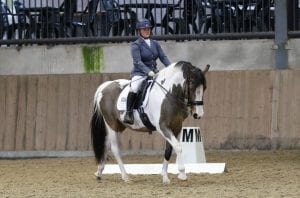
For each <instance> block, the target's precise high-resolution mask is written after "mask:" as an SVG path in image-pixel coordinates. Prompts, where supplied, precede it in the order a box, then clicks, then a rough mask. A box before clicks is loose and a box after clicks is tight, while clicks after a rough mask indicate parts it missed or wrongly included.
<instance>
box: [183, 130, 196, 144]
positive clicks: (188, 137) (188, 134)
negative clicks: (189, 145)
mask: <svg viewBox="0 0 300 198" xmlns="http://www.w3.org/2000/svg"><path fill="white" fill-rule="evenodd" d="M193 131H194V129H189V130H187V129H183V131H182V142H193Z"/></svg>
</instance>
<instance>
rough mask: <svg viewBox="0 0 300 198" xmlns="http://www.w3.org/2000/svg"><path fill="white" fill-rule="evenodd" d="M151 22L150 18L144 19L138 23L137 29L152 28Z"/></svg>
mask: <svg viewBox="0 0 300 198" xmlns="http://www.w3.org/2000/svg"><path fill="white" fill-rule="evenodd" d="M151 27H152V25H151V22H150V21H149V20H148V19H142V20H140V21H138V22H137V23H136V29H137V30H139V29H144V28H151Z"/></svg>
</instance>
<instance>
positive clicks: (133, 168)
mask: <svg viewBox="0 0 300 198" xmlns="http://www.w3.org/2000/svg"><path fill="white" fill-rule="evenodd" d="M124 166H125V170H126V172H127V173H128V174H132V175H156V174H160V173H161V170H162V164H125V165H124ZM224 170H225V163H192V164H185V171H186V173H210V174H216V173H223V172H224ZM116 173H121V171H120V168H119V165H117V164H107V165H106V166H105V168H104V171H103V174H116ZM168 173H172V174H178V166H177V164H169V166H168Z"/></svg>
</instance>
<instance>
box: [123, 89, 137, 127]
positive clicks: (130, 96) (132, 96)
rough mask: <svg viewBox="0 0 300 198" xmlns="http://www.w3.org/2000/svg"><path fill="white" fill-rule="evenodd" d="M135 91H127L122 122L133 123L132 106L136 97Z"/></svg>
mask: <svg viewBox="0 0 300 198" xmlns="http://www.w3.org/2000/svg"><path fill="white" fill-rule="evenodd" d="M136 95H137V94H136V93H134V92H129V93H128V96H127V107H126V108H127V109H126V114H125V117H124V122H125V123H127V124H133V120H134V117H133V106H134V102H135V98H136Z"/></svg>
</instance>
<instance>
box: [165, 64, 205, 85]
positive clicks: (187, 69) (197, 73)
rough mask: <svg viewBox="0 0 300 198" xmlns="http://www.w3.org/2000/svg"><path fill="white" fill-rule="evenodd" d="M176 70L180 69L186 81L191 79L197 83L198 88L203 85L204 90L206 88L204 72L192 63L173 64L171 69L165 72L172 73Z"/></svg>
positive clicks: (166, 69)
mask: <svg viewBox="0 0 300 198" xmlns="http://www.w3.org/2000/svg"><path fill="white" fill-rule="evenodd" d="M174 69H176V70H177V71H178V69H180V70H181V71H182V73H183V77H184V79H188V78H189V79H190V80H192V81H193V82H194V83H195V85H196V86H197V85H200V84H203V86H204V88H206V79H205V76H204V74H203V72H202V70H201V69H200V68H198V67H196V66H194V65H192V64H191V63H190V62H187V61H179V62H177V63H173V64H171V65H170V66H169V67H166V68H165V69H163V70H165V71H166V72H172V71H173V70H174ZM169 70H171V71H169Z"/></svg>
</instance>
